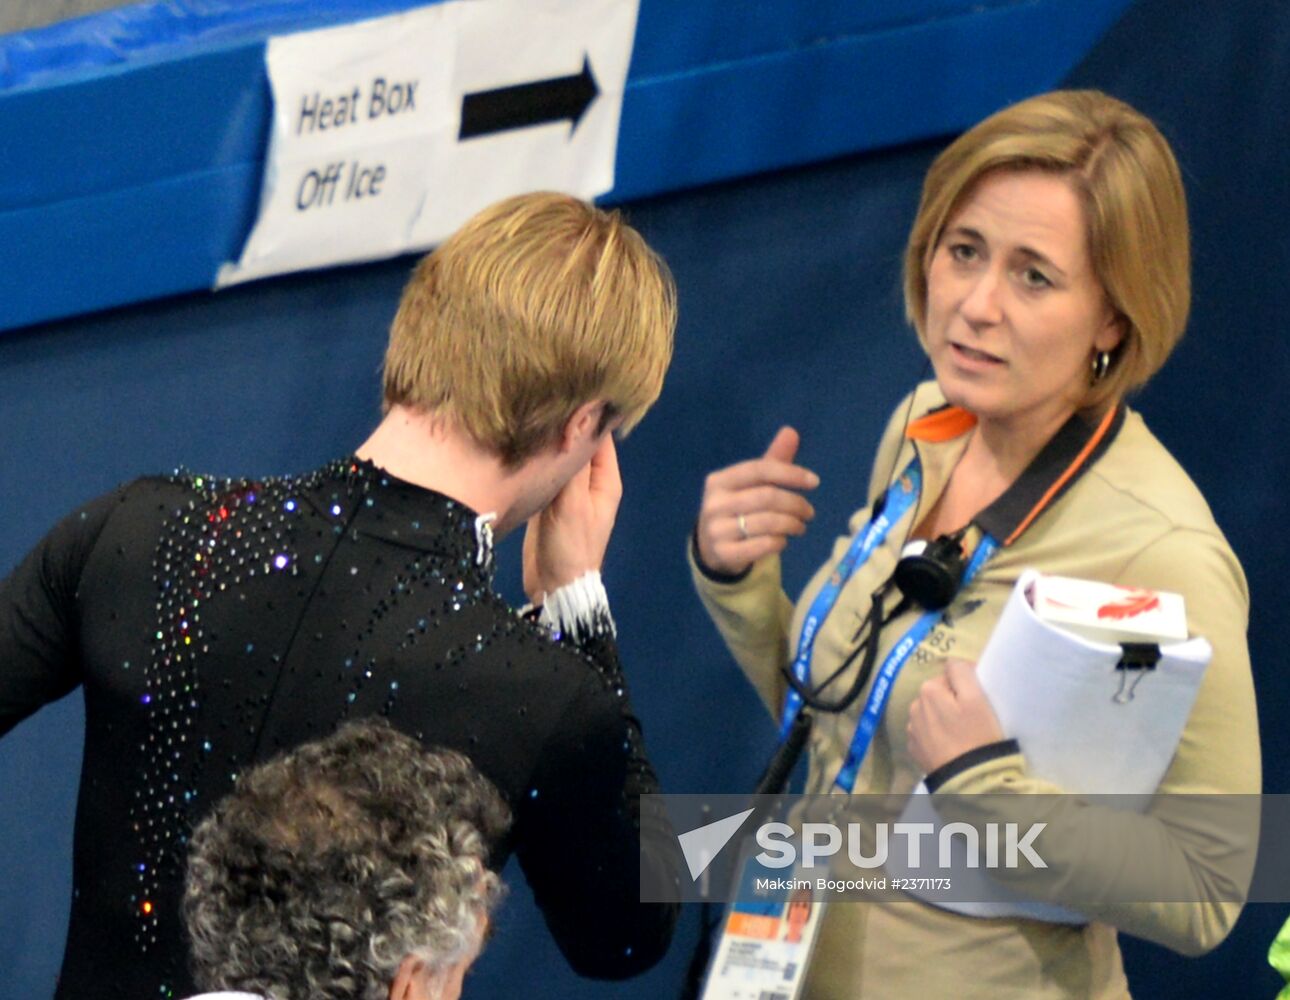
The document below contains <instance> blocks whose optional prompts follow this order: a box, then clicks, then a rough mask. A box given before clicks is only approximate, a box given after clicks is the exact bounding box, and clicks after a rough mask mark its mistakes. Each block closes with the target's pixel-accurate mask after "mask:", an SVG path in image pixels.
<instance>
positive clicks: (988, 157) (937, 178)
mask: <svg viewBox="0 0 1290 1000" xmlns="http://www.w3.org/2000/svg"><path fill="white" fill-rule="evenodd" d="M996 170H1023V171H1024V170H1042V171H1045V172H1051V173H1054V174H1058V175H1061V176H1063V177H1065V178H1067V179H1069V181H1070V183H1071V185H1072V186H1073V188H1074V190H1075V192H1076V194H1077V195H1078V197H1079V198H1080V201H1081V204H1082V205H1083V208H1084V220H1085V225H1086V228H1087V234H1088V247H1089V255H1090V257H1091V259H1092V262H1093V271H1094V274H1095V275H1096V276H1097V279H1098V281H1099V282H1100V283H1101V285H1102V288H1103V290H1104V291H1105V293H1106V296H1107V299H1108V301H1109V303H1110V305H1111V307H1112V308H1113V309H1115V311H1116V312H1117V313H1118V314H1119V315H1120V316H1121V317H1122V319H1123V325H1124V338H1123V339H1122V340H1121V342H1120V345H1119V346H1118V347H1117V348H1116V349H1115V351H1114V352H1113V353H1112V361H1111V366H1110V369H1109V370H1108V372H1107V374H1106V376H1105V377H1104V378H1102V379H1100V380H1099V381H1097V382H1096V383H1093V384H1091V386H1090V388H1089V392H1088V396H1087V397H1086V399H1085V402H1084V407H1085V408H1094V409H1095V408H1101V407H1102V406H1104V405H1106V404H1107V403H1109V402H1112V401H1114V400H1118V399H1119V398H1121V397H1122V396H1123V395H1124V394H1125V393H1127V392H1129V391H1131V390H1133V389H1136V388H1138V387H1139V386H1141V385H1143V384H1144V383H1145V382H1146V381H1147V379H1149V378H1150V377H1151V376H1152V375H1154V374H1155V373H1156V372H1157V371H1159V370H1160V367H1161V366H1162V365H1163V364H1164V363H1165V360H1166V359H1167V358H1168V357H1169V353H1170V352H1171V351H1172V350H1173V349H1174V346H1175V345H1176V344H1177V343H1178V340H1179V339H1180V338H1181V337H1182V334H1183V329H1184V328H1185V327H1186V325H1187V313H1188V310H1189V308H1190V304H1191V276H1190V266H1191V251H1190V241H1189V236H1188V228H1187V202H1186V196H1185V195H1184V194H1183V185H1182V177H1181V175H1180V174H1179V171H1178V164H1177V162H1176V161H1175V160H1174V155H1173V152H1172V151H1171V150H1170V148H1169V144H1168V142H1166V141H1165V138H1164V136H1162V135H1161V134H1160V131H1159V129H1157V128H1156V126H1155V125H1153V124H1152V123H1151V121H1150V120H1149V119H1147V118H1146V117H1145V116H1144V115H1142V114H1141V113H1139V112H1138V111H1136V110H1134V109H1133V108H1131V107H1130V106H1129V105H1127V104H1125V103H1124V102H1123V101H1118V100H1116V99H1115V98H1113V97H1109V96H1107V95H1106V94H1103V93H1101V92H1100V91H1096V90H1058V91H1053V92H1052V93H1049V94H1040V95H1039V96H1037V97H1032V98H1029V99H1028V100H1025V101H1021V102H1020V103H1018V104H1014V105H1012V106H1011V107H1008V108H1004V109H1003V110H1002V111H999V112H997V113H996V114H994V115H991V116H990V117H989V118H987V119H985V120H984V121H983V122H981V123H980V124H978V125H976V126H974V127H973V128H971V129H969V130H968V131H967V132H965V133H963V135H961V136H960V137H959V138H958V139H956V140H955V141H954V142H953V143H951V144H950V146H949V147H948V148H947V149H945V150H944V151H943V152H942V153H941V154H940V156H938V157H937V158H936V160H935V162H933V163H932V166H931V168H930V169H929V170H928V172H927V178H926V180H925V181H924V182H923V195H922V200H921V202H920V203H919V206H918V215H917V217H916V218H915V220H914V226H913V229H912V230H911V232H910V234H909V243H908V245H907V246H906V249H905V315H906V316H907V317H908V319H909V321H910V323H912V324H913V326H914V328H915V329H916V330H917V331H918V336H919V339H920V340H922V339H925V335H926V330H925V323H926V320H927V272H928V268H929V267H930V266H931V260H932V256H933V254H934V253H935V252H936V247H937V244H938V243H939V242H940V238H941V234H942V232H943V231H944V229H945V226H946V224H947V223H948V221H949V219H950V217H951V216H952V215H953V214H954V212H955V211H956V210H957V209H958V207H959V206H960V205H961V204H962V202H963V201H964V199H966V198H967V197H968V195H969V194H970V192H971V191H972V189H973V187H974V185H976V183H977V182H978V181H980V179H981V178H982V177H983V176H984V175H985V174H987V173H989V172H991V171H996Z"/></svg>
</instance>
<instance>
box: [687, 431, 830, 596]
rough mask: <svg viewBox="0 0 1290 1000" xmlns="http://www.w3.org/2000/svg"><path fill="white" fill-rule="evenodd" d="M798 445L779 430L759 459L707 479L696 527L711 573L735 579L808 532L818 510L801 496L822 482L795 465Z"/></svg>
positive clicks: (701, 557)
mask: <svg viewBox="0 0 1290 1000" xmlns="http://www.w3.org/2000/svg"><path fill="white" fill-rule="evenodd" d="M800 440H801V439H800V438H799V437H798V434H797V431H795V430H793V428H791V427H781V428H780V429H779V433H778V434H776V435H775V440H773V441H772V442H771V443H770V447H769V448H767V449H766V454H764V455H763V456H762V457H761V458H754V459H750V460H749V461H746V462H739V463H738V464H736V465H729V466H726V468H724V469H718V470H717V471H716V472H712V473H709V474H708V478H707V479H706V480H704V483H703V502H702V504H701V505H700V507H699V522H698V525H697V527H696V528H695V537H696V539H697V541H698V549H699V551H698V556H699V561H700V562H702V563H703V565H704V566H705V567H706V568H707V569H709V570H714V571H716V572H718V573H725V574H729V575H732V576H733V575H737V574H739V573H742V572H743V571H744V570H746V569H747V568H748V567H749V566H751V565H752V564H753V563H755V562H756V561H757V560H758V559H760V558H761V557H762V556H767V555H770V554H771V553H773V552H780V551H782V550H783V549H784V546H786V545H787V544H788V538H789V536H790V535H802V534H805V533H806V523H807V522H808V521H810V520H811V518H813V517H814V516H815V508H814V507H812V506H811V505H810V503H809V502H808V501H807V499H806V498H805V497H804V496H801V495H800V491H803V490H813V489H815V487H816V486H818V485H819V484H820V477H819V476H817V475H816V474H815V473H814V472H812V471H811V470H810V469H807V468H804V467H803V466H800V465H795V464H793V459H794V457H795V456H796V455H797V447H798V444H799V443H800Z"/></svg>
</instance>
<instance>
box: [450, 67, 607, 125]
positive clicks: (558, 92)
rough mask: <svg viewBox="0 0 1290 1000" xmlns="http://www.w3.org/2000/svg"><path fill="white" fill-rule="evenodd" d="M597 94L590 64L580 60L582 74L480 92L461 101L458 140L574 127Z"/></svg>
mask: <svg viewBox="0 0 1290 1000" xmlns="http://www.w3.org/2000/svg"><path fill="white" fill-rule="evenodd" d="M599 93H600V88H599V87H597V86H596V78H595V77H594V76H592V74H591V61H590V59H588V58H587V57H586V56H583V57H582V72H581V73H576V74H574V75H573V76H557V77H552V78H551V79H549V80H535V81H534V82H533V83H519V84H516V85H514V86H512V87H499V88H498V89H497V90H481V91H479V92H478V93H475V94H466V95H465V96H464V97H463V98H462V99H461V132H460V133H458V135H457V138H458V140H461V139H475V138H477V137H479V136H481V135H492V134H494V133H496V132H506V131H509V130H510V129H513V128H529V127H530V126H533V125H545V124H547V123H549V122H558V121H563V120H564V119H566V118H567V119H569V121H570V122H572V123H573V128H571V129H570V130H569V134H570V135H572V134H573V132H574V131H575V130H576V129H577V128H578V122H579V121H581V120H582V116H583V115H584V114H585V113H586V111H587V108H588V107H590V106H591V102H592V101H594V100H595V99H596V95H597V94H599Z"/></svg>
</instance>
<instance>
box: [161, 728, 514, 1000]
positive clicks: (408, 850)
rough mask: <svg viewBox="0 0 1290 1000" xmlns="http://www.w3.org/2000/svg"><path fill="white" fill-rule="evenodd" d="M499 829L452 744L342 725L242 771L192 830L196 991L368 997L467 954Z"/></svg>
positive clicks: (505, 816)
mask: <svg viewBox="0 0 1290 1000" xmlns="http://www.w3.org/2000/svg"><path fill="white" fill-rule="evenodd" d="M509 824H510V812H509V810H508V809H507V807H506V804H505V803H504V802H503V800H502V798H501V796H500V795H499V794H498V792H497V790H496V789H495V788H493V786H492V785H491V784H490V783H489V782H488V781H487V779H485V778H484V777H483V776H482V775H481V774H480V773H479V772H478V771H477V770H476V769H475V768H474V766H473V765H472V764H471V763H470V761H469V760H467V759H466V758H465V757H463V756H462V755H461V754H458V753H454V752H452V751H445V750H427V749H425V748H423V747H422V746H421V744H419V743H418V742H417V741H416V740H414V739H412V738H411V737H409V736H406V735H404V734H403V733H400V732H398V731H396V730H394V729H393V728H391V727H390V726H389V725H387V724H385V723H384V722H381V721H374V720H367V721H362V722H356V723H350V724H348V725H346V726H344V727H342V728H341V729H339V730H337V732H336V733H334V734H333V735H331V736H330V737H327V738H326V739H323V740H319V741H316V742H313V743H307V744H304V745H302V746H300V747H297V748H296V749H295V750H292V751H291V752H290V753H287V754H285V755H283V756H281V757H278V758H275V759H274V760H271V761H269V762H267V763H265V764H262V765H260V766H258V767H256V768H254V769H252V770H250V771H247V772H246V773H245V774H243V775H242V776H241V778H240V779H239V781H238V783H237V787H236V788H235V789H234V791H233V792H232V793H231V794H230V795H228V796H227V797H226V798H225V799H224V800H222V801H221V802H220V803H219V805H218V806H217V807H216V808H215V810H214V812H213V813H212V814H211V815H210V816H209V817H207V818H206V820H205V821H203V822H202V823H201V825H199V826H198V827H197V830H196V831H195V832H194V834H193V838H192V844H191V847H190V849H189V860H188V880H187V885H186V890H185V893H184V918H185V920H186V922H187V925H188V933H189V937H190V938H191V943H192V959H193V973H194V977H195V979H196V981H197V984H198V986H199V987H201V988H202V989H206V990H217V989H224V990H246V991H248V992H253V993H260V994H263V995H264V996H266V997H270V998H272V1000H333V998H335V1000H340V998H342V997H343V998H345V1000H354V998H362V1000H383V998H385V997H387V996H388V991H389V988H390V982H391V981H392V979H393V978H394V975H395V973H396V972H397V970H398V968H399V964H400V963H401V962H402V960H403V959H404V958H405V957H406V956H409V955H411V956H414V957H416V958H418V959H421V960H423V961H424V962H426V963H427V965H429V966H430V967H431V968H438V967H448V966H451V965H454V964H456V963H458V962H460V961H462V960H463V959H465V958H467V957H468V956H470V955H471V954H472V953H473V951H474V949H475V948H476V947H477V946H478V944H479V935H480V927H481V926H482V925H483V920H482V919H481V918H482V917H484V916H486V915H487V913H488V912H489V910H490V909H491V908H492V906H493V905H494V904H495V903H496V901H497V899H498V897H499V895H500V893H501V885H500V882H499V880H498V878H497V876H496V875H495V874H494V873H493V872H491V871H489V870H488V868H487V867H486V864H487V860H488V855H489V851H490V848H491V846H492V845H494V844H496V843H497V842H498V840H499V839H500V838H501V836H502V835H503V834H504V832H505V830H506V828H507V827H508V826H509Z"/></svg>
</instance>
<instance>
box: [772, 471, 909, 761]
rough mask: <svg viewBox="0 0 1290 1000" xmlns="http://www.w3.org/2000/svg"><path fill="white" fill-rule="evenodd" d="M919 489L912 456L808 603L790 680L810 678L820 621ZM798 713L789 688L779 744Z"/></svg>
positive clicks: (798, 700) (795, 698) (797, 700)
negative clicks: (792, 678)
mask: <svg viewBox="0 0 1290 1000" xmlns="http://www.w3.org/2000/svg"><path fill="white" fill-rule="evenodd" d="M922 485H923V467H922V466H921V465H920V464H919V462H918V456H917V455H915V456H914V458H913V460H912V461H911V462H910V463H909V465H908V466H907V467H906V468H905V471H904V472H903V473H901V476H900V478H899V479H897V480H896V481H895V482H894V483H892V484H891V486H890V487H889V488H888V490H887V496H886V500H885V501H884V503H883V505H882V513H880V514H879V515H878V516H877V517H875V518H872V519H870V521H869V523H868V524H867V525H865V528H864V530H863V531H861V532H859V533H858V534H857V535H856V537H855V538H854V539H852V541H851V546H850V547H849V548H848V549H847V551H846V554H845V555H843V557H842V560H841V561H840V562H839V563H838V565H837V568H836V569H835V570H834V571H833V572H832V573H830V574H829V578H828V579H827V580H825V581H824V586H823V587H821V588H820V592H819V593H818V594H816V595H815V600H814V601H812V602H811V607H810V609H809V610H808V611H807V612H806V618H805V620H804V621H803V622H802V635H801V637H800V638H799V639H798V640H797V656H796V657H795V658H794V660H793V676H794V677H796V678H797V679H798V680H799V681H800V682H801V683H802V684H803V685H806V684H807V683H808V681H809V679H810V676H811V654H812V653H813V652H814V650H815V637H816V635H817V634H818V633H819V629H820V626H821V625H822V624H823V623H824V619H825V618H827V617H828V616H829V612H830V611H832V610H833V606H834V605H835V604H837V602H838V595H839V594H841V593H842V588H843V586H845V585H846V582H847V581H848V580H849V579H851V574H852V573H854V572H855V571H856V570H857V569H859V568H860V567H861V566H863V565H864V564H865V563H866V562H867V561H868V559H869V557H870V556H871V555H872V554H873V550H874V549H876V548H877V547H878V546H879V545H881V544H882V541H883V539H884V538H886V537H887V533H888V532H889V531H891V526H892V525H893V524H895V523H896V522H897V521H899V520H900V519H901V518H902V517H904V516H905V513H906V512H907V511H908V510H909V508H910V507H912V506H913V505H914V502H915V501H916V500H917V499H918V493H919V491H920V490H921V489H922ZM801 710H802V696H801V695H799V694H798V693H797V692H796V691H795V690H793V689H792V688H791V687H790V688H789V689H788V697H787V698H786V699H785V700H784V714H783V717H782V719H781V721H780V725H779V738H780V740H781V741H782V740H784V739H786V738H787V736H788V731H789V730H790V729H792V728H793V720H794V719H796V718H797V713H798V712H800V711H801Z"/></svg>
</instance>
